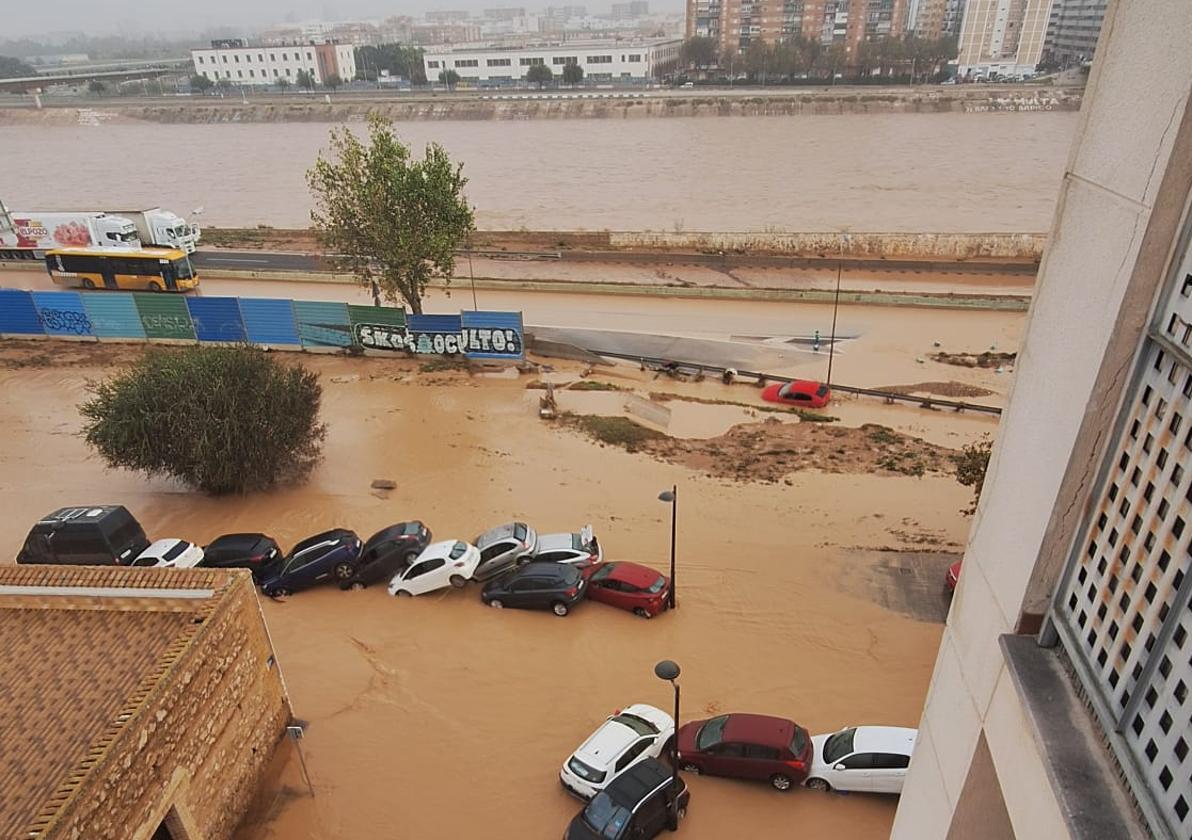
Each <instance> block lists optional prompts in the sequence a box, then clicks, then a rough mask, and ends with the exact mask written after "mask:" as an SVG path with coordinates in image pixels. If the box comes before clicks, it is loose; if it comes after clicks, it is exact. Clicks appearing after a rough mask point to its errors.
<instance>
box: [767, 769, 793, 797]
mask: <svg viewBox="0 0 1192 840" xmlns="http://www.w3.org/2000/svg"><path fill="white" fill-rule="evenodd" d="M792 784H793V783H792V782H791V777H790V776H788V775H786V774H785V773H775V774H774V775H773V776H771V777H770V786H771V787H773V788H774V790H781V791H783V792H784V793H785V792H786V791H788V790H790V789H791V785H792Z"/></svg>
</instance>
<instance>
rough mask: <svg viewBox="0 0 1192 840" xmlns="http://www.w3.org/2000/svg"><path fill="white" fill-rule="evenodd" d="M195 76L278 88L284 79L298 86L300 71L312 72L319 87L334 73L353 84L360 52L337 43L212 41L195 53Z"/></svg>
mask: <svg viewBox="0 0 1192 840" xmlns="http://www.w3.org/2000/svg"><path fill="white" fill-rule="evenodd" d="M190 57H191V61H193V62H194V69H195V74H196V75H199V76H206V77H207V78H208V79H210V80H211V81H213V82H219V81H222V80H224V79H227V80H228V81H230V82H231V83H232V84H234V85H237V86H241V85H276V84H278V83H279V82H281V81H282V80H283V79H284V80H285V81H286V82H288V83H290V84H296V83H297V79H298V71H300V70H305V71H306V72H308V73H310V74H311V75H312V76H313V78H314V80H315V82H316V83H317V84H320V85H321V84H324V83H325V82H326V80H327V78H328V77H329V76H331V75H332V74H334V75H336V76H339V78H340V81H342V82H350V81H352V79H353V78H354V77H355V76H356V51H355V49H354V48H353V47H351V46H349V45H345V44H336V43H306V44H292V45H290V46H280V47H279V46H259V47H252V46H248V44H247V42H246V41H244V40H241V39H239V38H232V39H227V40H222V41H212V42H211V48H210V49H202V50H191V51H190Z"/></svg>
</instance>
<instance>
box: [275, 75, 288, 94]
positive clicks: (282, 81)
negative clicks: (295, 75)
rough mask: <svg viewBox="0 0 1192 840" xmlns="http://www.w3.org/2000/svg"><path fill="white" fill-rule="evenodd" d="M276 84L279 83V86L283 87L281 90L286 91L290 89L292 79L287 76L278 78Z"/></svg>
mask: <svg viewBox="0 0 1192 840" xmlns="http://www.w3.org/2000/svg"><path fill="white" fill-rule="evenodd" d="M275 84H276V85H277V86H278V87H279V88H281V90H283V91H285V90H288V89H289V87H290V80H289V79H287V78H285V77H282V78H280V79H278V80H277V81H276V82H275Z"/></svg>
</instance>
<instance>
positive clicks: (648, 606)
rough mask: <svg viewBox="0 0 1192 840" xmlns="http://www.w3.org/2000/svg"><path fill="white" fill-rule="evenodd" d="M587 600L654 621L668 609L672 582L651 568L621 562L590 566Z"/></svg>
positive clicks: (587, 572)
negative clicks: (655, 617)
mask: <svg viewBox="0 0 1192 840" xmlns="http://www.w3.org/2000/svg"><path fill="white" fill-rule="evenodd" d="M586 574H587V576H588V584H589V585H588V599H589V600H591V601H601V602H602V603H605V604H611V605H612V606H614V607H620V608H621V609H623V610H632V611H633V612H634V614H635V615H640V616H641V617H642V618H653V617H654V616H656V615H658V614H659V613H660V612H662V611H663V610H665V609H666V599H667V596H668V595H670V580H669V579H668V578H667V577H666V576H664V575H660V574H658V572H656V571H654V570H653V569H651V568H649V567H648V566H641V565H638V564H637V563H626V562H624V561H618V562H615V563H597V564H596V565H594V566H591V567H590V568H589V569H588V570H587V571H586Z"/></svg>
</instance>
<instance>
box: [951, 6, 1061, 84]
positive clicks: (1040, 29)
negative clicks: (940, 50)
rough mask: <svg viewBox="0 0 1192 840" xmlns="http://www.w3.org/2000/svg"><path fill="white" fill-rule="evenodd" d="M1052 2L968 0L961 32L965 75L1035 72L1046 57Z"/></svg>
mask: <svg viewBox="0 0 1192 840" xmlns="http://www.w3.org/2000/svg"><path fill="white" fill-rule="evenodd" d="M1051 4H1052V0H968V5H967V6H966V7H965V12H964V21H963V23H962V24H961V29H960V55H959V58H958V63H959V65H960V72H961V74H965V73H967V72H969V71H972V72H974V73H988V72H997V73H1001V74H1022V73H1028V72H1033V71H1034V69H1035V65H1037V64H1038V63H1039V60H1040V59H1041V58H1042V56H1043V42H1044V39H1045V37H1046V35H1047V21H1048V19H1049V17H1050V15H1051Z"/></svg>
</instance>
